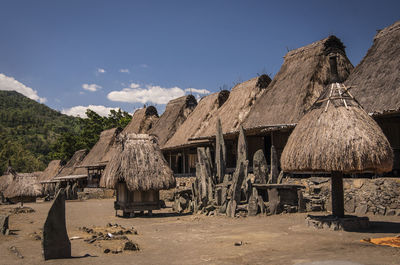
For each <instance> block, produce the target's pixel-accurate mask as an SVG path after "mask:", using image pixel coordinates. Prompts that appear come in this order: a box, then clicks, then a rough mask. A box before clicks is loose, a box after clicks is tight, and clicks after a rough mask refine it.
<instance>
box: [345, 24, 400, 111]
mask: <svg viewBox="0 0 400 265" xmlns="http://www.w3.org/2000/svg"><path fill="white" fill-rule="evenodd" d="M399 67H400V21H397V22H396V23H394V24H393V25H391V26H389V27H387V28H385V29H383V30H381V31H379V32H378V34H376V36H375V38H374V43H373V45H372V47H371V48H370V49H369V50H368V52H367V54H366V56H365V57H364V58H363V60H362V61H361V62H360V63H359V64H358V65H357V66H356V67H355V68H354V71H353V72H352V73H351V75H350V76H349V78H348V80H347V81H346V85H348V86H351V85H354V86H355V87H354V88H352V90H351V93H352V94H353V95H354V96H355V97H356V98H357V99H358V100H359V102H360V103H361V105H362V106H363V107H364V108H365V110H366V111H367V112H368V113H385V112H393V111H399V110H400V72H399Z"/></svg>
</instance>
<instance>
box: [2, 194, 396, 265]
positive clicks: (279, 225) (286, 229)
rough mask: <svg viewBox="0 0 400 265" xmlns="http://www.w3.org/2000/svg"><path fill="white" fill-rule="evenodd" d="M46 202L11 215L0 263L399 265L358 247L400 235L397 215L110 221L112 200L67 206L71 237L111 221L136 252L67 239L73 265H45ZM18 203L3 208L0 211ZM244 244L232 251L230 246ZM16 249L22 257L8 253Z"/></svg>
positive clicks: (385, 254)
mask: <svg viewBox="0 0 400 265" xmlns="http://www.w3.org/2000/svg"><path fill="white" fill-rule="evenodd" d="M50 205H51V202H38V203H28V204H25V205H24V206H29V207H32V208H33V209H35V211H36V212H34V213H23V214H17V215H12V216H10V229H11V230H13V232H14V234H13V235H9V236H3V235H0V264H274V265H275V264H312V265H317V264H323V265H329V264H346V265H355V264H377V265H385V264H400V248H392V247H385V246H376V245H372V244H369V243H363V242H360V240H361V239H364V238H374V237H385V236H395V235H398V234H400V217H398V216H391V217H387V216H369V217H370V220H371V221H372V225H373V227H372V228H371V229H370V230H369V231H368V233H359V232H343V231H339V232H337V231H326V230H315V229H313V228H308V227H306V225H305V220H304V219H305V217H306V215H307V214H303V213H299V214H284V215H276V216H267V217H266V216H257V217H247V218H234V219H231V218H228V217H223V216H209V217H207V216H202V215H176V214H174V213H172V212H171V209H168V208H167V209H163V210H162V211H158V212H155V213H154V214H153V216H152V217H148V216H142V217H136V218H121V217H115V212H114V210H113V199H103V200H87V201H68V202H67V203H66V216H67V217H66V218H67V230H68V235H69V237H70V238H71V237H73V236H81V235H82V231H80V230H79V227H82V226H86V227H92V226H103V227H105V226H106V224H107V223H113V224H114V223H117V224H119V225H122V226H124V227H127V228H131V227H134V228H135V229H136V230H137V232H138V235H129V239H131V240H132V241H133V242H135V243H137V244H138V245H139V247H140V251H137V252H135V251H132V252H128V251H126V252H123V253H120V254H112V253H108V254H105V253H104V251H103V249H102V248H100V247H98V246H95V245H94V244H88V243H87V242H84V241H83V239H77V240H71V246H72V255H73V258H71V259H62V260H50V261H44V260H43V258H42V255H41V253H42V249H41V241H40V240H35V239H34V238H33V237H32V234H33V233H34V232H36V233H40V229H41V228H42V226H43V223H44V221H45V218H46V215H47V212H48V210H49V208H50ZM13 207H17V206H16V205H13V206H9V205H1V206H0V212H6V211H9V209H10V208H13ZM240 241H241V242H242V243H243V244H242V245H241V246H235V242H240ZM10 246H14V247H16V248H17V249H18V251H19V252H20V253H21V254H22V255H23V256H24V258H23V259H20V258H18V257H17V256H16V255H15V254H14V253H13V252H11V251H10V250H9V248H10Z"/></svg>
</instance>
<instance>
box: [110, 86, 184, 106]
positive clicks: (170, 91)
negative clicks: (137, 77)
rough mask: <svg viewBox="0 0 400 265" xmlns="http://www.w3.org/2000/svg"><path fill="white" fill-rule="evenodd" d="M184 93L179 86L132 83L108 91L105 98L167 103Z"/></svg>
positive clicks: (121, 100)
mask: <svg viewBox="0 0 400 265" xmlns="http://www.w3.org/2000/svg"><path fill="white" fill-rule="evenodd" d="M184 95H185V91H184V90H183V89H181V88H179V87H171V88H164V87H160V86H152V85H146V88H142V87H141V86H140V85H139V84H136V83H132V84H131V85H130V88H124V89H122V90H121V91H112V92H110V93H108V95H107V98H108V99H109V100H111V101H119V102H129V103H142V104H145V103H155V104H167V103H168V101H170V100H171V99H174V98H177V97H181V96H184Z"/></svg>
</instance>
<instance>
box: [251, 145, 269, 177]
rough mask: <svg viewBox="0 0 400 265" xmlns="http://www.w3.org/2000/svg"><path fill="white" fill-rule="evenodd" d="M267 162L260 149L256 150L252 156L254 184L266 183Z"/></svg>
mask: <svg viewBox="0 0 400 265" xmlns="http://www.w3.org/2000/svg"><path fill="white" fill-rule="evenodd" d="M267 171H268V166H267V160H266V159H265V156H264V152H263V150H262V149H259V150H257V152H256V153H255V154H254V156H253V172H254V183H260V184H265V183H267Z"/></svg>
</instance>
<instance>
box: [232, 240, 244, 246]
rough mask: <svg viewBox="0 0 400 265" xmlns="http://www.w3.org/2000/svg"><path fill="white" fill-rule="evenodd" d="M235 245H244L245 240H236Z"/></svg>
mask: <svg viewBox="0 0 400 265" xmlns="http://www.w3.org/2000/svg"><path fill="white" fill-rule="evenodd" d="M234 245H235V246H241V245H243V242H242V241H238V242H235V244H234Z"/></svg>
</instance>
